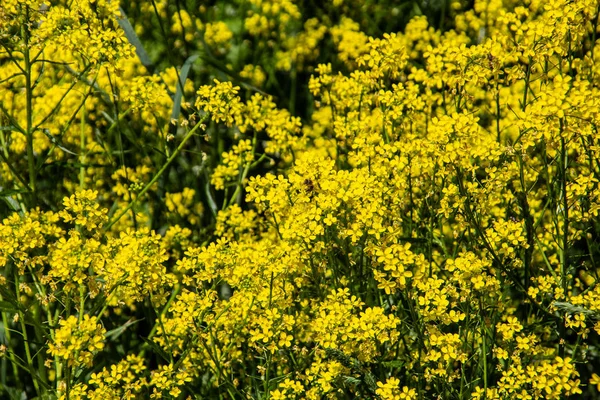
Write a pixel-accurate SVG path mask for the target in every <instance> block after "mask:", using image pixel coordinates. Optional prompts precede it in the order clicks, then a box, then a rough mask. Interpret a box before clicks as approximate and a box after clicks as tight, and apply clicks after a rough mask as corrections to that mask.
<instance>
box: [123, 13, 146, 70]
mask: <svg viewBox="0 0 600 400" xmlns="http://www.w3.org/2000/svg"><path fill="white" fill-rule="evenodd" d="M119 11H120V12H121V17H120V18H119V19H118V21H119V25H121V28H123V30H124V31H125V36H127V40H129V43H131V44H132V45H133V46H134V47H135V53H136V54H137V56H138V58H139V59H140V61H141V62H142V65H143V66H144V67H146V68H147V69H148V70H152V69H153V66H152V61H151V60H150V56H149V55H148V52H147V51H146V49H144V46H143V45H142V42H141V41H140V38H139V37H138V35H137V34H136V33H135V29H133V26H132V25H131V22H129V19H128V18H127V15H125V11H123V8H121V7H119Z"/></svg>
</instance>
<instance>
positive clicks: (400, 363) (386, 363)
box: [381, 360, 404, 368]
mask: <svg viewBox="0 0 600 400" xmlns="http://www.w3.org/2000/svg"><path fill="white" fill-rule="evenodd" d="M381 365H383V366H384V367H386V368H402V367H403V366H404V361H400V360H392V361H384V362H382V363H381Z"/></svg>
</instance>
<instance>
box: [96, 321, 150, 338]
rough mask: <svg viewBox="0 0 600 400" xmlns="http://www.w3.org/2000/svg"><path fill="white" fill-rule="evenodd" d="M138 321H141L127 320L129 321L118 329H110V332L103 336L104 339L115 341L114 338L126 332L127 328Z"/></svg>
mask: <svg viewBox="0 0 600 400" xmlns="http://www.w3.org/2000/svg"><path fill="white" fill-rule="evenodd" d="M140 321H141V319H137V320H129V321H127V322H125V323H124V324H123V325H121V326H119V327H118V328H115V329H112V330H110V331H108V332H106V333H105V334H104V337H105V338H106V339H108V340H115V339H116V338H118V337H119V336H121V335H122V334H123V332H125V331H126V330H127V328H129V327H130V326H132V325H135V324H137V323H138V322H140Z"/></svg>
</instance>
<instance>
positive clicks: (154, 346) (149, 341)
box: [142, 338, 172, 362]
mask: <svg viewBox="0 0 600 400" xmlns="http://www.w3.org/2000/svg"><path fill="white" fill-rule="evenodd" d="M142 340H143V341H144V342H145V343H146V344H147V345H148V346H149V347H150V348H151V349H152V350H154V352H155V353H156V354H157V355H159V356H160V357H162V358H163V359H164V360H165V361H168V362H171V361H172V360H171V357H169V355H168V354H167V353H165V351H164V350H163V349H161V348H160V347H159V346H158V345H157V344H156V343H154V342H153V341H152V339H147V338H142Z"/></svg>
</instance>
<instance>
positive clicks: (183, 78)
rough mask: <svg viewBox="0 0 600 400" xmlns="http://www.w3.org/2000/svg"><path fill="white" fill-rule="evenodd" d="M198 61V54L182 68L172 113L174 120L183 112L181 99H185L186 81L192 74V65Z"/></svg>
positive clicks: (191, 57)
mask: <svg viewBox="0 0 600 400" xmlns="http://www.w3.org/2000/svg"><path fill="white" fill-rule="evenodd" d="M197 59H198V55H197V54H195V55H193V56H190V57H188V59H187V60H185V62H184V63H183V66H182V67H181V71H180V72H179V85H177V90H176V91H175V97H174V98H173V110H172V111H171V119H172V120H173V119H174V120H177V119H179V113H180V112H181V99H182V98H183V87H184V86H185V81H186V80H187V76H188V74H189V73H190V68H192V64H193V63H194V62H195V61H196V60H197Z"/></svg>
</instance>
